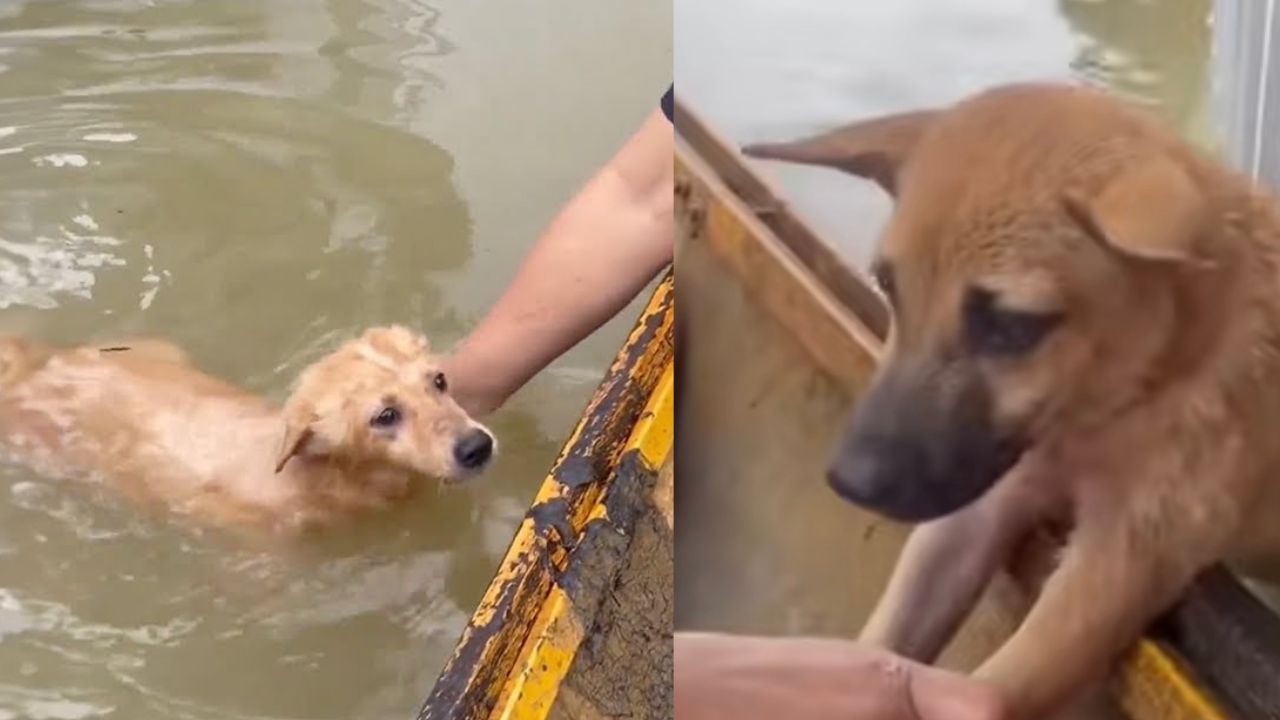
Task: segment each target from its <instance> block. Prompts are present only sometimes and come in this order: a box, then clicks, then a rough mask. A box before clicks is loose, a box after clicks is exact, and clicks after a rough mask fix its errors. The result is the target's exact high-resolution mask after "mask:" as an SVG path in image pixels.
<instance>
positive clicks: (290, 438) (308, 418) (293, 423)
mask: <svg viewBox="0 0 1280 720" xmlns="http://www.w3.org/2000/svg"><path fill="white" fill-rule="evenodd" d="M315 421H316V414H315V411H314V410H312V409H311V408H310V407H306V406H302V405H300V404H296V403H289V404H288V405H286V406H285V410H284V435H283V437H282V438H281V440H280V451H279V453H278V454H277V455H276V472H277V473H279V472H280V471H281V470H283V469H284V466H285V465H286V464H287V463H288V462H289V459H290V458H292V457H293V456H294V455H297V454H298V453H300V452H302V449H303V448H304V447H306V445H307V442H308V441H309V440H311V438H312V436H313V435H314V434H315V431H314V429H313V428H312V425H313V424H314V423H315Z"/></svg>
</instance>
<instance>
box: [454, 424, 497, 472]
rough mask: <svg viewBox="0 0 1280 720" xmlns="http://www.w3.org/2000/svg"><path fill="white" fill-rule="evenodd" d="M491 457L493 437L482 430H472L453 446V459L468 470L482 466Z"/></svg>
mask: <svg viewBox="0 0 1280 720" xmlns="http://www.w3.org/2000/svg"><path fill="white" fill-rule="evenodd" d="M492 456H493V437H492V436H490V435H489V433H487V432H485V431H483V430H472V431H471V432H469V433H467V434H466V435H464V436H462V439H461V440H459V441H458V444H457V445H454V446H453V457H454V459H455V460H457V461H458V464H459V465H461V466H462V467H464V468H467V469H468V470H475V469H476V468H478V467H481V466H483V465H484V464H485V463H487V462H489V458H490V457H492Z"/></svg>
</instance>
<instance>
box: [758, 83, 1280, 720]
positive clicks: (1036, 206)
mask: <svg viewBox="0 0 1280 720" xmlns="http://www.w3.org/2000/svg"><path fill="white" fill-rule="evenodd" d="M895 123H896V124H899V125H901V127H899V128H898V129H897V131H895V132H893V133H889V132H887V131H886V126H892V125H894V124H895ZM866 125H868V126H870V128H871V129H870V130H869V131H866V132H865V134H864V131H863V126H862V125H853V126H850V127H848V128H845V129H843V130H841V131H839V134H843V136H844V137H843V139H842V140H840V141H839V142H834V141H833V140H832V139H831V138H830V137H827V138H824V139H822V140H821V141H818V140H815V141H802V142H798V143H790V144H782V145H768V146H761V147H757V148H753V149H749V152H751V153H753V154H756V155H759V156H762V157H772V158H777V159H783V160H793V161H798V162H807V163H817V164H824V165H830V166H833V167H839V168H842V169H846V170H849V171H850V172H854V173H855V174H858V175H862V176H864V177H868V178H870V179H873V180H876V181H877V182H880V184H881V185H882V186H884V187H885V188H886V189H887V190H888V191H890V192H891V193H894V194H895V196H896V210H895V213H894V216H893V218H892V220H891V221H890V224H889V226H888V228H887V231H886V233H885V236H884V239H883V246H882V251H881V254H882V257H883V260H884V261H885V262H891V263H892V264H893V267H894V268H895V270H896V276H895V279H896V291H897V297H898V301H897V307H896V308H895V317H894V327H893V330H892V337H891V338H890V346H889V348H888V357H887V359H886V362H888V363H892V362H893V359H894V357H895V356H896V355H897V354H900V353H904V352H911V353H921V352H924V353H935V354H941V353H943V352H944V350H945V349H947V348H953V347H955V346H956V339H957V337H958V336H959V335H960V333H961V328H960V323H961V317H962V312H961V310H960V304H961V302H960V298H961V297H962V296H963V294H964V292H965V288H968V287H971V286H974V285H980V286H983V287H986V288H991V289H993V290H994V292H995V293H996V294H997V297H998V298H999V302H1000V303H1002V304H1004V305H1006V306H1009V307H1013V308H1025V309H1029V310H1046V309H1048V310H1060V311H1062V312H1063V313H1064V317H1065V320H1064V322H1063V324H1062V326H1061V327H1059V328H1058V329H1056V330H1054V331H1053V333H1052V334H1051V335H1050V336H1048V337H1047V339H1046V340H1045V341H1044V343H1043V345H1041V346H1040V347H1038V348H1037V349H1036V350H1035V352H1034V353H1033V354H1031V355H1030V356H1029V357H1026V358H1019V359H1016V360H1004V361H987V360H982V361H981V363H982V365H981V368H982V373H983V374H984V376H985V378H986V381H987V384H988V385H989V386H990V388H991V389H992V392H993V395H994V397H993V403H994V416H995V419H996V423H997V425H998V426H1000V427H1019V428H1022V429H1025V430H1026V431H1027V432H1029V434H1030V436H1031V438H1032V439H1033V441H1034V442H1033V445H1032V449H1031V450H1030V451H1029V452H1028V453H1027V454H1026V455H1024V456H1023V457H1022V459H1021V461H1020V462H1019V464H1018V465H1017V466H1015V467H1014V469H1013V470H1012V471H1011V472H1009V473H1008V474H1007V475H1005V476H1004V477H1003V478H1002V479H1000V480H999V481H998V482H997V483H996V485H995V486H994V487H993V488H992V489H991V490H989V491H988V492H987V493H986V494H985V495H984V496H983V497H981V498H980V499H979V500H977V501H976V502H974V503H972V504H970V505H968V506H967V507H964V508H963V509H961V510H960V511H958V512H956V513H954V514H952V515H949V516H946V517H943V518H942V519H939V520H934V521H931V522H927V523H925V524H923V525H921V526H920V527H919V528H918V529H917V530H916V531H915V532H914V533H913V535H912V537H911V539H910V540H909V542H908V544H907V547H906V549H905V551H904V554H903V557H902V558H901V560H900V562H899V565H898V568H897V570H896V572H895V575H894V578H893V580H892V581H891V583H890V587H889V589H888V590H887V591H886V593H885V595H884V597H883V598H882V600H881V602H880V604H879V606H878V607H877V609H876V611H875V613H874V615H873V617H872V618H871V620H870V622H869V623H868V625H867V627H866V629H865V630H864V633H863V637H864V639H866V640H868V641H871V642H876V643H880V644H883V645H886V646H888V647H891V648H894V649H897V650H900V651H902V652H906V653H908V654H911V655H913V656H916V657H920V658H922V659H927V660H932V659H934V658H936V656H937V654H938V653H939V652H940V651H941V649H942V647H943V646H944V645H945V643H946V642H947V640H948V639H949V638H950V637H951V635H952V633H953V632H954V631H955V629H956V628H957V627H958V625H959V624H960V622H962V621H963V619H964V617H965V616H966V615H967V614H968V613H969V611H970V610H971V609H972V606H973V604H974V603H975V602H976V599H977V597H978V596H979V595H980V593H981V590H982V588H983V587H984V586H985V585H986V583H987V581H988V580H989V579H990V578H991V576H992V574H993V573H994V572H995V571H996V570H997V568H998V567H999V566H1000V565H1001V564H1002V563H1003V562H1004V561H1005V560H1006V559H1007V558H1008V556H1009V554H1010V553H1011V552H1012V549H1013V548H1014V546H1015V545H1016V543H1017V542H1018V541H1019V540H1020V539H1021V538H1023V537H1024V536H1025V533H1026V531H1027V529H1028V528H1029V527H1030V526H1032V525H1033V524H1035V523H1037V522H1039V521H1041V520H1043V519H1045V518H1047V517H1055V518H1067V519H1070V520H1071V521H1072V527H1073V528H1074V529H1073V531H1072V533H1071V535H1070V538H1069V540H1068V543H1067V545H1066V547H1065V549H1064V551H1063V555H1062V558H1061V562H1060V564H1059V566H1058V567H1057V569H1056V571H1055V572H1054V573H1053V574H1052V576H1051V577H1050V578H1049V579H1048V581H1047V583H1046V584H1045V585H1044V587H1043V589H1042V591H1041V594H1040V596H1039V598H1038V600H1037V601H1036V603H1035V604H1034V606H1033V607H1032V609H1031V610H1030V613H1029V614H1028V615H1027V617H1026V618H1025V620H1024V621H1023V622H1022V624H1021V626H1020V627H1019V628H1018V630H1017V632H1016V633H1015V634H1014V635H1013V637H1012V638H1011V639H1010V640H1009V641H1008V642H1007V643H1005V644H1004V646H1003V647H1001V648H1000V649H999V651H998V652H996V653H995V655H994V656H992V657H991V658H990V659H989V660H988V661H987V662H986V663H985V664H984V665H983V666H982V667H981V668H980V669H979V670H978V671H977V675H978V676H979V677H982V678H985V679H987V680H989V681H991V682H993V683H995V684H996V685H997V686H999V687H1000V688H1001V689H1002V690H1003V691H1004V692H1005V693H1006V695H1007V697H1008V698H1009V699H1010V701H1011V702H1012V704H1013V706H1014V707H1015V708H1016V716H1017V717H1019V718H1029V719H1030V718H1035V719H1039V718H1042V717H1046V716H1048V715H1049V714H1050V712H1051V711H1053V710H1055V709H1057V708H1059V707H1062V706H1063V704H1064V703H1066V702H1067V701H1068V700H1069V699H1070V698H1071V696H1072V695H1073V694H1074V693H1076V692H1078V691H1079V690H1081V689H1082V688H1083V687H1085V686H1086V685H1087V684H1088V683H1090V682H1091V681H1094V680H1096V679H1098V678H1099V677H1100V676H1101V674H1102V673H1103V672H1105V670H1106V669H1107V667H1108V663H1109V662H1110V661H1112V660H1113V659H1114V658H1116V656H1117V655H1118V653H1119V652H1121V651H1122V650H1123V649H1124V648H1125V647H1127V646H1128V645H1129V644H1130V643H1131V642H1132V641H1133V640H1135V639H1136V637H1137V636H1138V634H1139V633H1140V632H1141V630H1142V629H1143V628H1144V626H1145V625H1146V624H1147V623H1148V622H1150V621H1151V620H1152V619H1153V618H1154V617H1155V616H1156V615H1157V614H1159V613H1160V612H1162V611H1164V610H1165V609H1167V608H1168V607H1170V605H1171V604H1172V603H1173V602H1175V601H1176V600H1177V598H1179V597H1180V595H1181V594H1182V593H1183V592H1184V591H1185V590H1186V588H1187V587H1188V585H1189V584H1190V583H1191V581H1192V579H1193V577H1194V576H1195V575H1196V574H1197V573H1198V572H1199V571H1200V570H1202V569H1203V568H1205V567H1206V566H1208V565H1210V564H1211V563H1214V562H1216V561H1219V560H1222V559H1237V558H1239V559H1250V558H1254V559H1257V558H1267V557H1277V556H1280V523H1277V522H1276V519H1277V518H1280V443H1277V442H1276V441H1275V439H1274V437H1272V435H1273V433H1274V429H1275V428H1276V427H1277V426H1278V425H1280V268H1278V267H1277V258H1278V257H1280V218H1278V217H1277V214H1276V210H1275V208H1274V201H1273V200H1272V199H1271V198H1269V197H1266V196H1264V195H1263V194H1261V193H1260V192H1258V191H1257V190H1255V188H1254V187H1252V185H1251V183H1249V182H1248V181H1247V180H1246V179H1245V178H1242V177H1239V176H1237V175H1236V174H1235V173H1233V172H1231V171H1229V170H1227V169H1225V168H1223V167H1221V166H1220V165H1219V164H1218V163H1216V162H1214V161H1213V160H1211V159H1208V158H1205V157H1202V156H1201V155H1199V154H1198V153H1197V152H1195V151H1193V150H1192V149H1191V148H1190V147H1189V146H1187V145H1186V144H1185V143H1184V142H1183V141H1182V140H1180V139H1179V138H1178V137H1176V136H1175V135H1174V134H1173V133H1172V132H1170V131H1168V130H1166V129H1164V128H1163V127H1161V126H1160V125H1159V124H1158V123H1157V122H1155V121H1153V120H1152V119H1150V118H1148V117H1146V116H1145V115H1143V114H1141V113H1139V112H1137V111H1135V110H1133V109H1132V108H1130V107H1127V106H1126V105H1123V104H1121V103H1120V102H1118V101H1116V100H1114V99H1112V98H1109V97H1107V96H1105V95H1103V94H1101V93H1098V92H1095V91H1090V90H1085V89H1080V88H1069V87H1063V86H1053V85H1023V86H1011V87H1006V88H1000V89H997V90H994V91H990V92H987V93H983V94H981V95H978V96H976V97H974V98H971V99H969V100H967V101H965V102H962V103H960V104H958V105H956V106H954V107H952V108H948V109H945V110H940V111H936V112H932V111H926V112H922V113H912V114H910V115H904V116H898V117H896V118H880V119H877V120H875V121H873V122H871V123H867V124H866ZM885 137H892V139H893V142H892V143H891V145H892V147H891V148H890V152H889V153H888V156H892V157H895V158H898V161H897V162H895V163H894V164H893V165H892V167H891V168H889V169H888V170H886V169H885V168H883V167H881V166H879V165H875V166H874V167H873V168H871V169H870V170H868V169H867V168H866V167H864V165H865V161H864V160H862V159H861V158H862V157H863V155H865V154H866V153H868V152H872V151H874V149H875V144H876V143H877V142H879V141H880V139H882V138H885ZM876 157H877V158H881V159H882V158H883V157H886V155H885V154H884V153H881V154H879V155H877V156H876ZM860 163H861V164H860ZM873 165H874V163H873ZM850 168H852V169H850ZM886 175H887V176H888V177H889V181H888V182H886V181H885V180H884V178H885V177H886Z"/></svg>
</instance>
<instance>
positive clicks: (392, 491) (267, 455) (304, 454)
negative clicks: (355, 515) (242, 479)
mask: <svg viewBox="0 0 1280 720" xmlns="http://www.w3.org/2000/svg"><path fill="white" fill-rule="evenodd" d="M251 432H252V435H253V437H252V439H249V438H241V440H242V441H243V442H244V443H245V444H246V447H247V446H251V447H252V452H245V453H244V455H243V457H244V462H247V463H252V467H251V468H246V470H247V471H246V472H245V473H244V475H245V476H246V477H247V478H252V480H251V481H250V482H249V483H247V484H246V486H245V487H244V489H243V491H244V493H245V494H246V495H247V497H245V501H246V502H247V503H254V502H255V496H260V495H272V496H277V497H278V496H284V497H289V498H293V501H294V502H297V503H298V504H300V505H303V506H314V507H315V508H328V509H333V510H340V509H359V508H363V507H380V506H382V505H384V504H386V503H387V502H388V501H390V500H393V499H396V498H400V497H404V496H406V495H408V494H409V493H410V491H411V490H412V489H413V487H414V485H415V483H414V475H413V473H411V472H409V471H406V470H404V469H401V468H399V467H395V466H392V465H389V464H387V463H381V462H370V461H357V460H355V459H353V458H349V457H345V456H341V455H333V454H329V453H325V452H323V451H317V450H315V449H309V448H305V447H304V448H303V449H302V451H301V452H299V453H298V454H296V455H295V456H293V457H292V458H290V459H289V461H288V462H287V463H285V465H284V467H283V468H281V469H280V471H279V472H275V471H274V465H275V458H276V455H277V453H278V451H279V449H280V442H281V437H282V434H283V432H284V420H283V417H282V416H281V414H280V413H279V412H274V413H272V414H270V415H267V416H264V417H262V418H260V419H259V420H258V421H257V422H254V423H253V424H252V429H251Z"/></svg>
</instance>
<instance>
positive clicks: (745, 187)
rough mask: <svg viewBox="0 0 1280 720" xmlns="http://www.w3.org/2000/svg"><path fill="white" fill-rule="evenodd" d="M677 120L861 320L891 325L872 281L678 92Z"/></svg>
mask: <svg viewBox="0 0 1280 720" xmlns="http://www.w3.org/2000/svg"><path fill="white" fill-rule="evenodd" d="M675 124H676V132H677V133H678V134H679V137H680V138H681V139H682V140H683V141H684V142H686V143H688V144H689V146H690V147H693V148H696V149H697V154H698V156H699V157H700V158H702V160H703V161H704V162H706V164H707V165H708V166H710V167H713V168H715V174H716V176H717V177H718V179H719V180H720V182H722V183H724V185H725V186H726V187H728V188H729V189H730V190H731V191H732V193H733V195H734V196H735V197H736V198H737V201H738V202H740V203H741V204H743V205H745V206H746V207H747V208H749V209H750V212H751V214H752V215H754V216H755V218H756V220H757V221H758V222H760V223H761V224H763V225H764V226H765V227H768V228H769V229H770V230H772V231H773V232H774V234H775V237H776V238H777V239H778V240H779V241H780V242H781V243H782V245H783V246H785V247H786V248H787V249H789V250H790V251H791V252H792V253H793V254H794V255H795V256H796V258H797V259H798V260H799V261H800V263H801V264H802V265H803V266H804V267H805V268H807V269H808V271H809V274H811V275H813V276H814V277H815V278H816V279H817V281H818V282H819V283H820V284H821V285H823V286H825V287H826V288H828V289H829V291H830V292H831V293H832V294H833V295H834V296H835V297H836V298H838V299H839V300H840V302H841V303H842V304H844V305H845V306H846V307H848V308H849V309H850V310H852V311H853V313H854V315H856V316H857V318H858V320H859V322H861V323H862V324H864V325H866V326H867V327H868V328H869V329H870V330H871V331H872V332H874V333H875V334H877V335H880V336H883V335H884V334H885V332H886V330H887V329H888V327H889V324H888V323H889V312H888V308H887V307H886V305H885V303H884V301H883V300H882V299H881V297H880V295H879V293H877V292H876V291H875V290H874V289H872V287H871V286H870V285H869V284H868V283H866V282H864V281H863V280H862V279H861V278H860V277H859V276H858V274H857V273H856V272H855V271H854V270H853V269H852V268H850V267H849V265H848V264H847V263H845V262H844V260H842V259H841V258H840V257H839V256H838V255H837V254H836V253H835V251H834V250H832V248H831V246H830V245H828V244H827V243H826V242H824V241H823V240H822V238H820V237H818V234H817V233H815V232H814V231H813V229H812V228H810V226H809V225H808V224H807V223H805V222H804V221H803V220H801V219H800V217H799V216H797V215H796V214H795V212H794V211H793V210H792V209H791V206H790V205H789V204H788V203H787V202H786V201H785V200H783V199H782V195H781V194H780V193H778V192H776V190H775V189H774V187H773V186H772V185H771V184H769V183H768V182H767V181H765V180H764V178H762V177H760V175H759V174H757V173H754V172H752V171H751V170H750V168H748V167H747V166H746V164H745V163H743V162H742V159H741V157H742V156H741V154H740V153H739V152H738V150H737V148H735V147H733V146H732V145H730V144H729V143H728V142H726V141H725V140H724V139H723V138H721V137H720V136H719V135H718V134H716V132H715V131H714V130H712V128H711V127H710V126H709V125H707V123H705V122H703V121H702V119H701V118H700V117H699V116H698V114H697V113H695V112H693V111H692V110H691V109H689V108H688V107H687V106H686V105H685V104H684V103H682V102H681V101H680V99H679V98H677V99H676V102H675Z"/></svg>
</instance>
